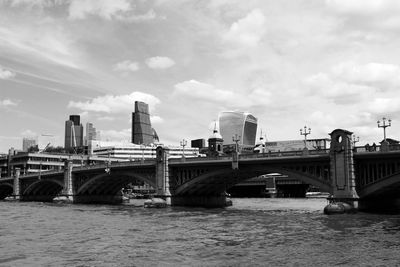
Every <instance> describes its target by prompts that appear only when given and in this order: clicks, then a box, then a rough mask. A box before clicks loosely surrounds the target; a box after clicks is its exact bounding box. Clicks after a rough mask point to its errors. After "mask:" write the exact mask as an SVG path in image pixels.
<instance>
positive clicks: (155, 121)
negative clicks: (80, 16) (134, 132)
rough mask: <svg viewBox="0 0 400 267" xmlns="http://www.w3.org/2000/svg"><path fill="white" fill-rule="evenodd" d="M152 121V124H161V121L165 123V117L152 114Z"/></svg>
mask: <svg viewBox="0 0 400 267" xmlns="http://www.w3.org/2000/svg"><path fill="white" fill-rule="evenodd" d="M150 121H151V124H159V123H163V122H164V119H163V118H161V117H160V116H150Z"/></svg>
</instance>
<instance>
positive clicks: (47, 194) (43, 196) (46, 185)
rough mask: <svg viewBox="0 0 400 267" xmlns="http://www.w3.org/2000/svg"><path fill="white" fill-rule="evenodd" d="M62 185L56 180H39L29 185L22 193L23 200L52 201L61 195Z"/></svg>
mask: <svg viewBox="0 0 400 267" xmlns="http://www.w3.org/2000/svg"><path fill="white" fill-rule="evenodd" d="M63 188H64V183H63V182H62V181H58V180H39V181H36V182H34V183H32V184H30V185H29V186H28V187H27V188H26V189H25V190H24V191H23V192H21V198H22V199H23V200H41V201H52V200H53V198H54V197H56V196H57V195H58V194H60V193H61V191H62V189H63Z"/></svg>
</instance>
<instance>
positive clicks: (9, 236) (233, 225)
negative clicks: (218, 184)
mask: <svg viewBox="0 0 400 267" xmlns="http://www.w3.org/2000/svg"><path fill="white" fill-rule="evenodd" d="M143 201H144V200H134V201H132V202H131V203H130V204H128V205H115V206H112V205H71V204H52V203H50V204H49V203H35V202H30V203H26V202H25V203H24V202H20V203H19V202H10V201H2V202H0V266H379V265H380V266H398V265H399V264H400V253H399V249H400V215H382V214H367V213H357V214H346V215H330V216H327V215H324V214H323V212H322V210H323V208H324V206H325V205H326V200H324V199H282V198H275V199H233V206H232V207H228V208H225V209H203V208H187V207H168V208H166V209H145V208H143V207H142V204H143Z"/></svg>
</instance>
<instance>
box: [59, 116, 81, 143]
mask: <svg viewBox="0 0 400 267" xmlns="http://www.w3.org/2000/svg"><path fill="white" fill-rule="evenodd" d="M82 146H83V126H82V124H81V123H80V116H79V115H71V116H69V120H67V121H66V122H65V142H64V147H65V149H71V148H76V147H82Z"/></svg>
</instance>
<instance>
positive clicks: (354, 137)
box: [352, 135, 360, 147]
mask: <svg viewBox="0 0 400 267" xmlns="http://www.w3.org/2000/svg"><path fill="white" fill-rule="evenodd" d="M352 141H353V147H355V146H356V143H357V142H359V141H360V137H359V136H357V137H356V136H355V135H353V138H352Z"/></svg>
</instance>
